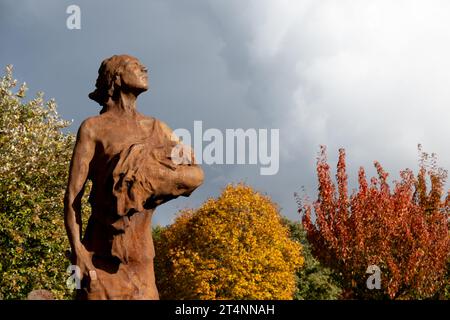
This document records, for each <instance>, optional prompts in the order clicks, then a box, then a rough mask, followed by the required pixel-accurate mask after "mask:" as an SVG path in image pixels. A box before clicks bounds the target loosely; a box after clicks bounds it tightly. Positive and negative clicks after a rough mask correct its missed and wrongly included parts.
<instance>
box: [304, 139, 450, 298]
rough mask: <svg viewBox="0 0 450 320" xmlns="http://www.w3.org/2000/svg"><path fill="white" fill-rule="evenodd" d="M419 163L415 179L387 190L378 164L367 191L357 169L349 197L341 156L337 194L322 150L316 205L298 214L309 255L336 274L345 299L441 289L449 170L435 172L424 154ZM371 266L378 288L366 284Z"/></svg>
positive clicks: (407, 176) (405, 176)
mask: <svg viewBox="0 0 450 320" xmlns="http://www.w3.org/2000/svg"><path fill="white" fill-rule="evenodd" d="M420 159H421V161H420V170H419V173H418V175H417V177H415V176H414V174H413V173H412V171H411V170H409V169H407V170H403V171H401V172H400V176H401V180H400V181H398V182H395V187H394V188H393V190H392V191H391V188H390V186H389V184H388V182H387V177H388V174H387V173H386V172H385V171H384V169H383V168H382V166H381V165H380V164H379V163H378V162H375V167H376V169H377V172H378V178H372V179H371V183H370V185H369V184H368V182H367V180H366V177H365V172H364V169H363V168H360V170H359V190H358V191H357V192H356V191H355V192H354V193H353V194H352V195H351V196H350V197H349V196H348V191H347V189H348V186H347V174H346V165H345V151H344V150H343V149H341V150H340V151H339V161H338V165H337V174H336V180H337V190H336V187H335V185H334V183H333V182H332V180H331V176H330V169H329V165H328V164H327V159H326V149H325V147H322V148H321V152H320V153H319V157H318V160H317V175H318V180H319V195H318V199H317V201H316V202H315V203H314V204H312V205H311V204H310V203H308V202H305V201H304V202H303V204H301V205H300V208H299V209H300V213H302V214H303V225H304V227H305V229H306V230H307V235H308V240H309V241H310V242H311V244H312V246H313V253H314V255H315V256H317V258H318V259H319V261H321V262H322V263H323V264H324V265H325V266H328V267H330V268H331V269H332V270H334V271H335V272H337V273H338V274H340V275H341V280H342V283H343V286H344V289H345V296H346V297H349V298H391V299H415V298H429V297H432V296H433V295H434V294H435V293H436V292H437V291H438V290H439V289H440V288H441V287H442V286H443V284H444V281H445V279H444V277H445V271H446V261H447V259H448V255H449V244H450V243H449V234H448V227H447V218H448V214H449V211H448V205H447V204H448V199H449V196H447V198H446V200H444V201H443V198H444V189H443V188H444V183H445V179H446V172H445V171H444V170H443V169H440V168H437V166H436V158H435V156H434V155H433V156H432V157H431V158H429V157H428V155H427V154H425V153H422V154H421V156H420ZM428 160H431V161H428ZM427 177H429V180H430V182H431V183H430V185H431V188H430V190H429V191H428V190H427V189H428V187H427V179H426V178H427ZM313 211H314V213H315V221H313V217H312V212H313ZM371 265H376V266H378V267H379V268H380V270H381V289H380V290H376V289H373V290H369V289H368V288H367V286H366V280H367V278H368V277H369V276H370V275H369V274H366V271H367V269H368V267H369V266H371Z"/></svg>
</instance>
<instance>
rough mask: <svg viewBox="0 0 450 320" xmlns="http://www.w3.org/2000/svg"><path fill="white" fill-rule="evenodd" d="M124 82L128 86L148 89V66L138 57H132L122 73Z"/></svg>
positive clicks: (141, 89) (139, 89)
mask: <svg viewBox="0 0 450 320" xmlns="http://www.w3.org/2000/svg"><path fill="white" fill-rule="evenodd" d="M121 78H122V82H123V84H124V85H126V86H127V87H128V88H133V89H137V90H138V91H141V92H142V91H146V90H148V74H147V68H146V67H145V66H144V65H143V64H142V63H140V62H139V60H137V59H130V60H129V61H128V62H127V64H126V66H125V69H124V71H123V73H122V76H121Z"/></svg>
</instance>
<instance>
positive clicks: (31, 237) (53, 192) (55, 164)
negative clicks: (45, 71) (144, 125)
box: [0, 66, 74, 299]
mask: <svg viewBox="0 0 450 320" xmlns="http://www.w3.org/2000/svg"><path fill="white" fill-rule="evenodd" d="M26 90H27V87H26V84H25V83H24V84H22V85H21V86H20V87H18V86H17V80H14V79H13V75H12V66H7V67H6V73H5V75H4V76H3V77H2V78H0V176H1V180H0V256H1V257H2V258H1V260H0V293H1V295H2V296H3V298H4V299H22V298H25V297H26V295H27V294H28V293H29V292H30V291H31V290H33V289H47V290H50V291H52V293H53V294H54V296H55V297H56V298H64V297H69V296H70V292H69V291H68V289H67V288H66V283H65V282H66V278H67V276H68V275H67V274H66V273H65V271H66V268H67V266H68V265H69V263H68V260H67V259H66V257H65V255H64V252H65V250H67V249H68V242H67V241H66V235H65V229H64V222H63V214H62V213H63V202H62V201H63V194H64V190H65V184H66V181H67V171H68V169H67V168H68V165H69V161H70V156H71V152H72V146H73V143H74V137H73V136H72V135H70V134H65V133H63V132H62V131H61V130H62V129H63V128H66V127H67V126H68V125H69V122H67V121H64V120H62V119H61V118H60V117H59V115H58V113H57V111H56V103H55V101H54V100H49V101H47V102H45V101H44V98H43V93H38V94H37V96H36V97H35V98H34V99H32V100H29V101H25V92H26Z"/></svg>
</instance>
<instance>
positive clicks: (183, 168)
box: [64, 55, 204, 299]
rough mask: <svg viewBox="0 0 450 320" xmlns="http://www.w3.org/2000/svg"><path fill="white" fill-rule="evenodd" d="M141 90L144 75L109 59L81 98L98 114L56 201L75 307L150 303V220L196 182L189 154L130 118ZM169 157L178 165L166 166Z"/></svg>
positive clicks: (161, 131)
mask: <svg viewBox="0 0 450 320" xmlns="http://www.w3.org/2000/svg"><path fill="white" fill-rule="evenodd" d="M147 89H148V75H147V69H146V68H145V67H144V66H143V65H142V64H141V63H140V62H139V60H138V59H136V58H134V57H132V56H128V55H115V56H112V57H111V58H108V59H106V60H104V61H103V62H102V64H101V66H100V69H99V71H98V79H97V82H96V89H95V91H94V92H92V93H91V94H89V97H90V98H91V99H93V100H95V101H96V102H98V103H99V104H100V105H101V106H102V110H101V111H100V115H98V116H95V117H91V118H88V119H86V120H85V121H84V122H83V123H82V124H81V126H80V128H79V130H78V134H77V140H76V145H75V148H74V151H73V156H72V161H71V164H70V172H69V181H68V186H67V191H66V195H65V198H64V207H65V209H64V221H65V226H66V230H67V234H68V237H69V241H70V246H71V260H72V264H73V265H76V266H78V268H79V270H80V273H81V289H79V290H77V298H78V299H158V298H159V296H158V291H157V288H156V285H155V275H154V269H153V258H154V255H155V252H154V247H153V240H152V234H151V219H152V215H153V212H154V210H155V208H156V207H157V206H158V205H160V204H162V203H164V202H166V201H169V200H171V199H174V198H176V197H178V196H189V195H190V194H191V193H192V192H193V191H194V190H195V189H196V188H197V187H198V186H200V185H201V184H202V182H203V177H204V176H203V171H202V169H201V168H200V167H199V166H198V165H197V164H196V163H195V160H194V157H193V152H192V150H191V149H190V148H186V146H183V148H178V149H176V148H177V147H179V146H180V145H181V142H180V141H178V139H177V137H176V136H174V135H173V134H172V131H171V130H170V129H169V127H168V126H167V125H166V124H164V123H163V122H161V121H159V120H157V119H155V118H152V117H148V116H144V115H142V114H141V113H139V112H138V111H137V110H136V99H137V97H138V95H139V94H141V93H142V92H144V91H146V90H147ZM174 148H175V149H174ZM174 150H178V151H177V152H175V153H174ZM180 150H181V153H180ZM186 150H188V152H190V154H188V156H186ZM183 152H184V154H183ZM174 154H175V155H178V156H181V157H182V158H183V161H179V159H177V161H174V159H173V155H174ZM186 159H188V160H187V161H186ZM189 159H190V161H189ZM88 179H90V180H91V181H92V190H91V193H90V195H89V202H90V204H91V208H92V213H91V216H90V217H89V221H88V224H87V226H86V228H85V233H84V236H83V235H82V229H83V228H82V224H81V199H82V197H83V192H84V189H85V184H86V181H87V180H88Z"/></svg>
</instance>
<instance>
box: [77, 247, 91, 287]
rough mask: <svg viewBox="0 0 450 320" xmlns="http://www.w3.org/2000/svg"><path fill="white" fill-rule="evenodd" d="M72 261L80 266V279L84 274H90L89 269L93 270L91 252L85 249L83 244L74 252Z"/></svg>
mask: <svg viewBox="0 0 450 320" xmlns="http://www.w3.org/2000/svg"><path fill="white" fill-rule="evenodd" d="M73 263H75V265H76V266H78V267H79V268H80V276H81V278H80V280H81V279H83V278H84V277H85V276H86V275H90V271H94V273H95V267H94V265H93V263H92V253H90V252H89V251H87V250H86V248H85V247H84V246H81V247H79V248H78V249H77V250H76V252H74V256H73Z"/></svg>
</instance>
